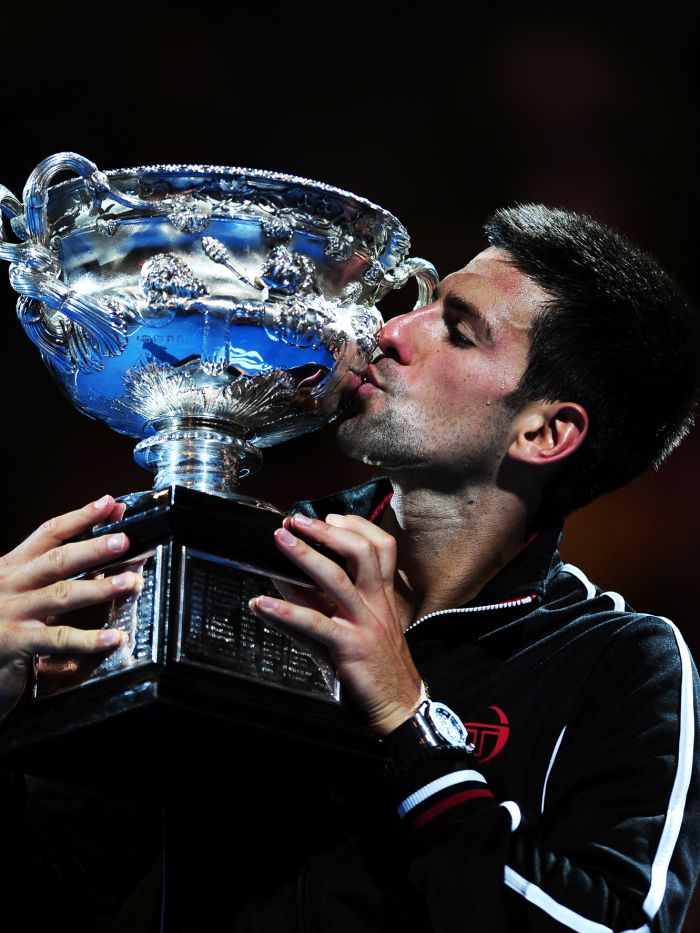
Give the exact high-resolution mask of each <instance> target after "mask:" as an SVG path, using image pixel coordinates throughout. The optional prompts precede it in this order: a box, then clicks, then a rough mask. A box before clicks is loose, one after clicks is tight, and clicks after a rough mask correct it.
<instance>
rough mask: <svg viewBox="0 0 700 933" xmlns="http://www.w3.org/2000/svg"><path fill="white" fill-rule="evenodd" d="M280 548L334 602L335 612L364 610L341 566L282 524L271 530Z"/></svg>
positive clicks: (345, 612) (354, 613) (350, 614)
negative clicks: (280, 526)
mask: <svg viewBox="0 0 700 933" xmlns="http://www.w3.org/2000/svg"><path fill="white" fill-rule="evenodd" d="M274 538H275V543H276V545H277V547H278V548H279V549H280V551H281V552H282V553H283V554H284V555H285V557H288V558H289V560H291V561H292V562H293V563H295V564H296V565H297V566H298V567H300V568H301V569H302V570H303V571H304V572H305V573H306V574H307V575H308V576H309V577H311V579H312V580H313V581H314V583H316V584H317V585H318V587H319V588H320V589H321V590H322V591H323V592H324V593H325V594H326V596H327V597H328V598H329V599H331V600H332V601H333V602H334V603H335V605H336V614H337V615H340V616H344V617H346V618H352V617H353V615H356V614H358V613H361V612H362V611H363V610H366V608H367V607H366V605H365V602H364V600H363V598H362V595H361V594H360V591H359V589H358V588H357V587H356V586H355V584H354V583H353V582H352V580H351V579H350V577H349V576H348V575H347V573H346V572H345V570H343V568H342V567H339V566H338V564H336V563H335V561H332V560H331V559H330V558H328V557H325V556H324V555H323V554H320V553H319V552H318V551H317V550H316V549H315V548H312V547H311V546H310V545H308V544H307V543H306V542H305V541H302V539H301V538H298V537H296V535H293V534H292V533H291V532H290V531H288V530H287V529H286V528H278V529H277V530H276V531H275V535H274Z"/></svg>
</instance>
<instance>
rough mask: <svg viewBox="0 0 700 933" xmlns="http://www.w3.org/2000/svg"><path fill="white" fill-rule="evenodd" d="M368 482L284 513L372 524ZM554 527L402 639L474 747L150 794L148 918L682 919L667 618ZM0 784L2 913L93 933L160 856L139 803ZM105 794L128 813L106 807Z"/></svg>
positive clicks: (353, 926)
mask: <svg viewBox="0 0 700 933" xmlns="http://www.w3.org/2000/svg"><path fill="white" fill-rule="evenodd" d="M389 491H390V486H389V485H388V482H387V481H386V480H383V479H379V480H373V481H371V482H370V483H366V484H364V485H363V486H361V487H357V488H356V489H353V490H347V491H345V492H343V493H339V494H338V495H337V496H333V497H329V498H327V499H325V500H322V501H318V502H316V503H309V502H305V503H300V504H299V508H300V509H301V510H302V511H305V512H306V513H307V514H316V515H318V516H319V517H324V516H325V515H326V514H327V513H328V512H341V513H343V512H351V513H355V514H360V515H364V516H365V517H370V516H371V515H372V514H373V513H376V511H377V507H378V505H379V504H380V503H381V502H382V500H384V499H385V498H386V495H387V493H388V492H389ZM559 535H560V531H559V529H543V530H542V531H541V532H540V533H539V534H538V535H537V536H536V537H535V538H534V539H533V540H532V541H531V542H530V543H529V544H528V545H527V547H526V548H525V549H524V550H523V551H522V552H521V553H520V554H519V555H518V556H517V557H516V558H515V559H514V560H513V561H512V562H511V563H510V564H509V565H508V566H507V567H505V568H504V569H503V570H502V571H501V572H500V573H499V574H498V575H497V576H496V577H494V578H493V579H492V580H491V581H490V582H489V583H488V584H487V585H486V586H485V587H484V589H483V590H482V591H481V593H480V594H479V596H478V597H477V598H476V599H474V600H473V601H472V602H470V603H469V604H467V605H465V606H462V607H460V608H458V609H446V610H444V611H442V612H438V613H432V614H431V615H430V616H427V617H425V618H424V619H422V620H418V622H417V623H415V624H414V625H413V626H412V627H411V628H410V629H409V630H408V632H407V635H406V637H407V639H408V642H409V645H410V648H411V651H412V654H413V657H414V659H415V661H416V663H417V665H418V667H419V670H420V671H421V674H422V675H423V677H424V679H425V681H426V683H427V685H428V687H429V690H430V694H431V696H432V697H433V698H434V699H436V700H441V701H443V702H445V703H447V704H448V705H449V706H450V707H452V709H453V710H455V711H456V712H457V713H458V715H459V716H460V717H461V718H462V719H463V720H464V722H465V724H466V726H467V729H468V731H469V733H470V738H471V740H472V741H473V742H474V744H475V746H476V747H475V750H474V752H473V753H471V754H469V753H467V752H466V751H465V752H462V751H461V750H454V751H453V750H449V751H447V752H437V753H436V752H425V753H424V754H423V756H420V755H417V756H415V757H412V758H410V760H400V761H396V762H395V767H393V768H391V769H383V770H382V769H379V768H377V767H375V766H369V765H366V764H365V763H363V762H350V763H347V764H344V765H343V767H341V768H338V767H335V766H334V767H329V768H325V767H324V761H323V755H322V754H321V755H319V756H313V760H311V758H310V759H309V761H308V762H307V763H304V762H303V761H302V762H301V763H299V762H291V761H290V762H286V763H285V762H281V763H277V764H276V765H274V766H271V765H270V764H269V763H268V764H266V765H265V766H263V767H258V766H257V765H256V764H255V762H249V761H245V762H243V761H242V762H241V767H240V768H236V769H234V772H227V773H224V774H221V775H220V776H219V779H218V780H215V779H213V778H212V775H211V774H209V775H208V776H207V778H206V783H205V785H203V787H204V790H203V791H202V792H201V793H199V792H197V791H196V790H193V788H194V787H195V785H194V784H193V782H192V780H188V787H187V793H182V792H178V791H177V789H176V791H175V792H171V793H170V795H169V797H168V802H167V805H166V807H165V810H166V817H165V821H166V822H165V827H166V831H165V835H164V839H165V842H164V844H163V845H164V848H165V864H166V871H165V873H164V876H165V887H166V891H165V900H164V903H165V907H164V910H165V917H164V920H163V929H165V930H166V931H167V933H185V931H187V933H209V931H212V933H213V931H217V933H219V931H221V933H224V931H232V933H233V931H235V933H258V931H260V933H262V931H264V933H312V931H315V933H375V931H376V933H379V931H382V933H394V931H397V933H419V931H420V933H491V931H493V933H549V931H561V930H576V931H580V933H610V931H615V933H618V931H629V933H643V931H644V933H646V931H649V933H651V931H655V933H661V931H663V933H674V931H680V930H681V927H682V922H683V917H684V915H685V911H686V908H687V905H688V902H689V900H690V896H691V893H692V889H693V885H694V883H695V880H696V876H697V873H698V868H699V866H700V793H699V791H700V782H699V770H698V752H697V751H696V748H697V743H696V741H695V735H696V730H697V725H698V696H699V690H698V677H697V673H696V671H695V668H694V665H693V662H692V660H691V658H690V655H689V653H688V649H687V647H686V645H685V642H684V641H683V638H682V637H681V635H680V633H679V632H678V630H677V629H676V628H675V626H674V625H673V624H672V623H671V622H669V621H668V620H666V619H661V618H658V617H655V616H649V615H643V614H639V613H636V612H634V611H633V610H631V609H630V607H629V606H627V605H626V603H625V601H624V599H623V598H622V597H621V596H620V595H618V594H617V593H614V592H601V591H600V589H598V588H597V587H596V586H595V585H593V584H592V583H590V582H589V581H588V580H587V578H586V577H585V575H584V574H583V573H582V572H581V571H580V570H579V569H577V568H576V567H573V566H571V565H565V564H562V562H561V560H560V558H559V554H558V551H557V544H558V540H559ZM5 782H6V788H5V791H4V798H3V800H4V808H5V809H4V815H1V814H0V831H2V834H3V839H4V842H3V846H4V849H5V851H4V854H5V855H7V853H8V852H12V853H13V856H12V858H11V859H10V864H9V865H8V867H7V869H6V871H5V873H4V875H3V877H4V878H5V879H6V881H9V882H10V885H9V888H10V889H11V890H9V891H8V894H7V895H6V896H4V897H3V900H4V902H5V903H6V904H7V905H8V909H7V911H6V913H5V919H7V921H8V922H7V924H4V923H3V922H2V920H3V916H2V913H0V930H5V929H8V931H9V930H15V929H17V930H19V929H22V930H27V929H35V928H36V929H48V928H49V927H46V926H45V925H42V924H45V922H47V921H48V920H49V918H51V920H52V922H53V925H52V927H51V928H52V929H61V928H63V927H61V926H60V924H57V923H56V921H57V919H58V918H59V917H62V918H66V919H67V918H70V921H71V922H70V925H69V926H66V927H65V928H70V929H72V930H74V931H78V930H98V929H102V927H101V926H100V922H101V921H98V919H97V918H98V917H105V916H107V915H108V914H110V913H113V912H114V911H116V910H118V909H119V906H120V904H121V903H122V902H123V900H124V897H126V896H127V895H128V893H129V891H130V890H131V889H132V888H133V887H134V886H135V885H136V883H137V881H138V878H139V876H140V875H142V874H144V873H145V872H146V871H147V870H148V866H149V864H150V863H151V862H152V861H153V860H154V859H157V858H158V856H159V852H160V847H161V827H160V823H159V820H160V813H158V812H157V810H158V808H157V807H153V808H151V809H149V808H148V807H145V808H144V803H143V800H141V801H140V802H139V801H138V800H137V801H136V802H135V803H134V802H132V804H130V803H129V801H128V799H127V798H128V794H126V796H125V797H124V799H123V800H122V799H121V798H120V799H119V800H118V801H117V800H116V799H115V798H114V797H112V798H111V799H110V801H109V804H108V806H107V809H108V814H107V816H105V812H104V808H105V801H104V800H97V801H95V799H92V798H89V797H87V796H86V795H84V794H82V793H78V792H74V791H73V790H72V789H66V788H56V787H55V786H53V785H49V784H48V782H37V781H32V782H30V783H29V791H28V795H27V796H28V803H27V805H26V813H23V812H21V811H20V807H21V806H22V805H23V804H22V800H23V799H24V798H23V790H22V787H21V782H20V781H19V780H18V778H17V777H16V776H12V775H5ZM122 805H123V806H124V807H125V808H127V810H128V807H129V806H131V805H133V806H134V807H135V811H136V812H137V813H138V818H137V819H132V820H131V821H129V820H124V819H119V818H117V817H115V812H118V808H119V807H120V806H122ZM96 807H97V810H96V809H95V808H96ZM115 808H117V810H116V811H115ZM96 812H97V813H98V814H99V816H97V817H96V816H95V813H96ZM27 827H29V829H27ZM66 827H68V828H69V830H68V832H66ZM137 829H138V830H139V831H141V832H142V833H143V840H142V841H140V842H138V843H137V842H136V841H135V838H134V836H135V832H136V830H137ZM222 843H224V844H222ZM39 892H41V893H42V896H41V897H40V898H39V897H38V894H39ZM28 899H29V901H28ZM39 901H41V903H39ZM28 903H31V916H33V917H34V918H35V922H36V926H33V925H32V923H27V913H26V909H27V904H28ZM11 904H12V905H14V906H12V907H11V906H10V905H11ZM47 905H48V906H47ZM1 911H2V907H1V906H0V912H1ZM42 911H45V913H42ZM40 916H41V917H42V918H45V919H42V920H39V917H40ZM157 928H158V925H157V921H156V926H154V929H157Z"/></svg>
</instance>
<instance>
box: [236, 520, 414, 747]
mask: <svg viewBox="0 0 700 933" xmlns="http://www.w3.org/2000/svg"><path fill="white" fill-rule="evenodd" d="M283 525H284V527H283V528H281V529H279V530H278V531H277V532H275V540H276V543H277V546H278V548H279V549H280V551H282V553H283V554H284V555H285V556H286V557H288V558H289V559H290V560H291V561H293V562H294V563H295V564H296V565H297V566H298V567H300V568H301V569H302V570H304V571H305V572H306V573H307V574H308V575H309V577H311V579H312V580H314V582H315V583H316V584H317V586H318V587H319V589H320V593H316V592H315V591H313V590H306V589H302V588H300V587H293V586H284V585H280V589H282V591H283V592H284V594H285V596H287V599H288V601H285V600H281V599H273V598H272V597H268V596H259V597H257V598H256V599H253V600H251V602H250V606H251V609H252V610H253V611H254V612H255V613H256V614H257V615H259V616H260V617H261V618H262V619H264V620H265V621H267V622H271V623H280V624H281V625H282V626H288V627H289V628H292V629H295V630H296V631H298V632H302V633H303V634H305V635H308V636H310V637H311V638H315V639H316V640H317V641H319V642H321V643H322V644H324V645H326V646H327V647H328V649H329V652H330V654H331V657H332V658H333V661H334V662H335V665H336V670H337V673H338V677H339V679H340V682H341V683H342V684H343V686H344V687H345V689H346V690H347V691H348V694H349V695H350V697H351V699H352V700H353V701H354V702H355V704H356V705H357V706H358V707H359V709H360V712H361V713H362V714H363V715H364V717H365V719H366V720H367V721H368V723H369V725H370V726H371V728H372V729H373V730H374V731H375V732H377V733H378V734H379V735H381V736H385V735H388V734H389V733H390V732H391V731H392V730H393V729H395V728H396V727H397V726H399V725H400V724H401V723H402V722H405V720H406V719H408V718H409V717H410V716H411V715H412V714H413V712H414V711H415V709H416V706H417V705H418V701H419V697H420V694H421V687H422V684H421V678H420V674H419V673H418V671H417V669H416V667H415V665H414V663H413V659H412V658H411V655H410V652H409V650H408V645H407V644H406V639H405V637H404V629H403V625H402V623H401V619H400V616H399V612H398V611H397V601H396V595H395V592H394V578H395V574H396V541H395V540H394V538H393V537H392V536H391V535H389V534H387V533H386V532H385V531H382V529H381V528H378V527H377V526H376V525H374V524H372V523H371V522H368V521H366V520H365V519H364V518H360V517H359V516H357V515H328V516H327V517H326V521H319V520H317V519H310V518H307V517H306V516H304V515H298V514H297V515H293V516H291V517H288V518H285V520H284V523H283ZM299 534H303V535H304V537H306V538H308V539H309V540H310V541H313V542H315V543H317V544H321V545H324V546H325V547H326V548H328V549H329V550H331V551H333V552H334V553H335V554H338V555H340V556H341V557H343V558H344V559H345V563H346V566H347V568H348V572H347V573H346V572H345V571H344V570H343V569H342V568H341V567H339V566H338V564H336V563H334V561H332V560H329V559H328V558H327V557H324V556H323V555H322V554H319V552H318V551H317V550H315V549H314V548H312V547H310V546H309V545H308V544H306V542H305V541H303V540H302V539H301V538H300V537H298V535H299Z"/></svg>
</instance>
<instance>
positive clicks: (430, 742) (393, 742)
mask: <svg viewBox="0 0 700 933" xmlns="http://www.w3.org/2000/svg"><path fill="white" fill-rule="evenodd" d="M387 742H388V744H389V748H390V750H391V753H392V755H394V756H396V755H406V754H409V753H410V752H411V751H413V752H416V751H420V750H422V749H428V748H461V749H463V750H464V751H465V752H467V753H469V754H471V752H473V751H474V748H475V745H474V744H473V742H470V741H469V733H468V732H467V730H466V729H465V727H464V723H463V722H462V720H461V719H460V718H459V716H458V715H457V713H455V712H454V711H453V710H451V709H450V707H449V706H446V705H445V704H444V703H438V702H436V701H435V700H424V701H423V702H422V703H421V704H420V706H419V707H418V709H417V710H416V711H415V713H414V714H413V716H412V717H411V718H410V719H407V720H406V722H404V723H401V725H400V726H398V728H396V729H394V731H393V732H391V733H390V734H389V735H388V736H387Z"/></svg>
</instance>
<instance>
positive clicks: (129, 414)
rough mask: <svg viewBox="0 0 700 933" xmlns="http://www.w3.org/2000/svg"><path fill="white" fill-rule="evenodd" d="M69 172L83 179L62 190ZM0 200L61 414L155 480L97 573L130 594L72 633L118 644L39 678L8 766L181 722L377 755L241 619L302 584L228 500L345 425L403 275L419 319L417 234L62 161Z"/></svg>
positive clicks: (319, 206)
mask: <svg viewBox="0 0 700 933" xmlns="http://www.w3.org/2000/svg"><path fill="white" fill-rule="evenodd" d="M64 172H70V173H72V174H73V175H76V176H77V178H71V179H69V180H67V181H63V182H60V183H58V184H54V183H53V182H54V179H55V176H56V175H58V174H59V173H64ZM0 207H1V209H2V213H3V214H4V215H5V216H6V217H7V218H8V219H9V225H10V227H11V230H12V233H9V232H8V233H7V234H6V233H5V230H4V229H3V228H2V223H1V222H2V218H0V257H2V258H3V259H7V260H8V261H9V262H10V263H11V265H10V281H11V283H12V285H13V287H14V289H15V291H17V292H18V293H19V296H20V297H19V299H18V302H17V313H18V316H19V319H20V321H21V323H22V326H23V327H24V329H25V331H26V333H27V335H28V336H29V338H30V339H31V340H32V341H33V342H34V343H35V344H36V346H37V347H38V349H39V351H40V353H41V355H42V358H43V360H44V362H45V364H46V366H47V368H48V369H49V371H50V373H51V375H52V376H53V378H54V379H55V381H56V382H57V383H58V385H59V387H60V388H61V390H62V391H63V392H64V394H65V395H66V396H67V397H68V398H69V399H70V401H71V402H72V403H73V404H74V405H75V406H76V407H77V408H78V409H79V410H80V411H82V412H83V413H84V414H86V415H88V416H90V417H92V418H95V419H98V420H101V421H104V422H105V423H106V424H108V425H109V426H110V427H112V428H113V429H114V430H116V431H118V432H120V433H123V434H127V435H130V436H132V437H135V438H138V439H139V443H138V444H137V446H136V450H135V457H136V460H137V462H138V463H140V464H141V465H142V466H144V467H146V468H147V469H150V470H152V471H153V472H155V474H156V479H155V484H154V489H153V490H151V491H147V492H140V493H131V494H129V495H127V496H124V497H122V500H121V501H122V502H124V504H125V506H126V511H125V514H124V516H123V518H121V519H120V520H119V521H113V522H111V524H108V525H107V526H106V527H105V528H102V529H100V530H99V534H105V533H106V532H112V533H121V532H125V533H126V534H127V536H128V541H129V545H130V546H129V550H128V552H127V553H126V554H123V555H119V559H118V560H113V561H112V562H108V561H105V563H104V564H103V565H102V566H100V567H98V568H96V570H95V571H92V572H91V576H92V577H93V578H98V577H104V578H108V577H112V576H114V575H118V574H121V573H123V572H125V571H126V572H131V573H137V574H138V575H139V577H140V586H139V587H138V588H137V589H138V591H137V592H136V591H134V592H130V593H128V594H127V595H125V596H124V597H122V598H116V599H115V600H113V601H112V602H111V603H109V604H106V605H105V606H104V607H97V608H95V607H93V609H91V610H90V611H88V612H87V613H86V617H85V618H84V619H77V618H71V619H70V620H66V621H68V623H69V624H71V625H77V626H78V627H83V628H91V629H94V628H99V627H100V626H103V627H105V628H112V629H119V630H121V631H122V632H124V633H125V637H126V642H125V644H123V645H122V647H120V648H118V649H117V650H116V651H112V652H111V653H109V654H103V655H100V656H94V655H85V656H83V657H81V658H80V659H78V661H76V662H75V663H72V664H71V665H68V666H67V665H65V664H63V665H61V664H59V665H56V664H52V663H51V662H50V661H47V660H41V661H38V662H37V663H36V664H35V674H34V678H33V685H32V692H31V698H29V699H28V700H27V702H26V704H25V705H24V708H23V709H22V711H21V714H19V713H18V715H17V716H16V719H15V721H14V722H13V723H12V724H8V725H7V726H4V727H3V730H2V734H1V735H0V751H2V752H4V753H15V752H19V751H21V754H22V756H23V757H24V759H26V760H32V759H35V760H36V761H39V762H46V761H48V760H49V757H51V756H53V758H55V749H56V747H57V745H58V744H59V743H61V742H62V743H63V744H64V746H65V747H68V746H69V745H70V748H71V749H73V750H74V749H78V750H80V749H84V748H86V747H87V745H88V743H89V742H90V741H93V740H94V735H95V734H97V732H96V730H100V733H101V734H103V733H105V732H106V731H108V729H116V730H118V729H120V728H124V726H123V724H124V723H127V722H128V724H129V728H130V729H133V723H134V722H135V721H138V722H141V723H142V726H141V730H142V732H143V733H144V734H148V733H149V730H152V726H153V723H154V722H155V721H158V722H160V719H162V717H163V716H164V715H166V713H164V710H167V711H168V713H167V715H170V713H171V712H172V710H173V709H176V708H177V709H178V710H186V711H188V714H190V715H192V716H194V718H195V720H197V717H201V716H203V715H205V714H206V715H211V714H212V713H218V714H220V715H222V716H224V717H233V719H235V720H236V721H243V722H250V723H252V724H254V725H259V726H261V727H263V728H265V727H267V728H275V729H279V728H282V729H283V730H286V731H288V732H289V733H290V734H304V735H310V736H311V737H312V738H314V739H317V740H321V741H325V740H330V741H332V742H333V743H334V744H337V745H338V746H339V747H348V748H362V747H363V744H364V745H367V743H368V741H369V740H368V737H367V736H366V735H365V734H364V730H363V729H362V727H361V726H360V724H359V723H356V722H354V720H353V717H352V715H351V713H350V712H349V711H348V710H347V709H346V708H345V705H344V704H343V702H342V700H341V696H340V689H339V684H338V682H337V679H336V677H335V673H334V671H333V669H332V666H331V665H330V664H329V663H328V659H327V657H326V656H325V654H324V653H323V652H322V651H321V650H319V649H318V648H317V647H316V646H313V645H311V644H309V643H308V642H306V641H304V640H303V639H301V638H298V637H290V636H288V635H286V634H283V633H280V632H278V631H276V630H274V629H272V628H270V627H269V626H267V625H265V624H264V623H263V622H261V621H260V620H258V619H256V618H255V617H254V616H253V615H252V614H251V613H250V610H249V609H248V600H249V599H250V597H251V596H255V595H258V594H259V593H261V592H263V591H264V590H265V587H266V586H267V587H268V588H271V587H272V583H271V582H270V581H274V580H275V579H280V580H291V581H294V582H297V583H299V582H302V583H303V582H304V581H303V580H301V579H300V576H299V571H298V570H296V568H294V567H293V566H292V565H291V564H288V563H286V562H285V561H284V559H283V558H282V557H281V555H280V554H279V552H278V551H277V550H276V549H275V547H274V545H273V543H272V532H273V531H274V529H275V528H276V527H279V525H280V523H281V518H282V516H281V513H280V512H279V510H278V509H276V508H275V507H274V506H273V505H270V504H268V503H264V502H260V501H257V500H254V499H252V498H250V497H247V496H243V495H241V494H239V493H238V492H237V491H236V489H237V485H238V482H239V480H240V479H241V478H242V477H243V476H245V475H246V474H247V473H250V472H251V471H252V470H255V469H257V468H258V467H259V465H260V462H261V459H262V458H261V454H260V448H264V447H266V446H269V445H272V444H276V443H279V442H281V441H284V440H286V439H288V438H291V437H296V436H299V435H301V434H304V433H306V432H308V431H311V430H314V429H315V428H318V427H320V426H322V425H324V424H326V423H328V422H329V421H330V420H332V419H333V418H334V417H336V415H337V413H338V411H339V409H340V408H341V407H342V404H343V402H344V401H345V400H346V399H347V398H348V397H349V395H350V394H351V393H352V391H353V390H354V389H356V388H357V386H358V385H359V384H360V382H361V379H362V374H363V372H364V370H365V368H366V366H367V363H368V360H369V358H370V357H371V354H372V353H373V351H374V348H375V342H376V335H377V333H378V331H379V328H380V326H381V323H382V320H381V316H380V314H379V311H378V310H377V308H376V303H377V302H378V301H379V300H380V299H381V298H382V296H383V295H385V294H386V293H387V292H388V291H389V290H391V289H393V288H398V287H401V286H403V285H404V284H405V283H406V282H407V280H408V279H409V278H411V277H415V278H416V280H417V283H418V288H419V297H418V303H417V306H419V305H422V304H425V303H427V302H428V301H429V299H430V296H431V294H432V291H433V289H434V287H435V285H436V284H437V274H436V272H435V269H434V267H433V266H432V265H431V264H430V263H428V262H426V261H424V260H421V259H415V258H414V259H409V258H407V254H408V250H409V246H410V242H409V238H408V235H407V233H406V230H405V229H404V227H403V226H402V225H401V224H400V223H399V221H398V220H397V219H396V218H395V217H393V215H391V214H389V213H388V212H387V211H385V210H383V209H382V208H380V207H378V206H377V205H374V204H372V203H370V202H369V201H367V200H365V199H363V198H360V197H357V196H356V195H353V194H351V193H349V192H345V191H341V190H339V189H337V188H333V187H331V186H329V185H325V184H321V183H319V182H314V181H310V180H308V179H304V178H297V177H294V176H290V175H284V174H280V173H276V172H270V171H261V170H253V169H245V168H227V167H219V166H217V167H212V166H200V165H158V166H150V167H141V168H134V169H119V170H115V171H110V172H101V171H99V170H98V168H97V166H96V165H94V164H93V163H92V162H90V161H89V160H88V159H86V158H84V157H82V156H80V155H77V154H75V153H59V154H57V155H54V156H51V157H49V158H47V159H45V160H44V161H43V162H42V163H41V164H40V165H39V166H38V167H37V168H36V169H35V170H34V171H33V172H32V174H31V176H30V177H29V180H28V181H27V184H26V186H25V190H24V194H23V200H22V202H20V201H19V199H18V198H16V197H15V196H14V195H13V194H12V193H11V192H10V191H8V190H7V189H6V188H2V187H0ZM100 613H101V615H100ZM72 615H73V616H75V614H72ZM172 715H173V716H175V715H176V714H175V713H172ZM182 715H183V716H184V715H185V714H184V713H183V714H182ZM159 717H160V718H159ZM108 724H109V726H108ZM339 724H341V725H342V728H339ZM330 736H332V738H330V739H329V737H330ZM67 743H68V744H67ZM40 767H43V766H42V765H40Z"/></svg>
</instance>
